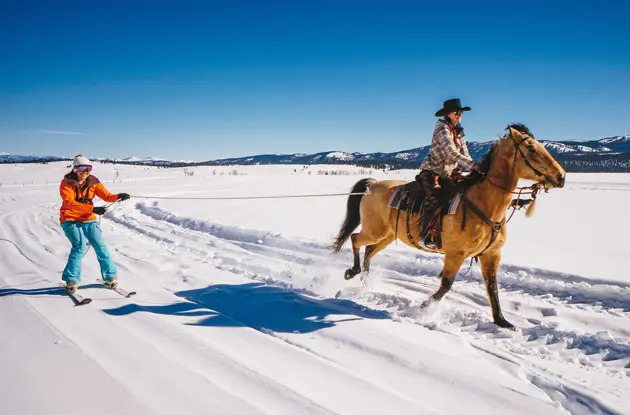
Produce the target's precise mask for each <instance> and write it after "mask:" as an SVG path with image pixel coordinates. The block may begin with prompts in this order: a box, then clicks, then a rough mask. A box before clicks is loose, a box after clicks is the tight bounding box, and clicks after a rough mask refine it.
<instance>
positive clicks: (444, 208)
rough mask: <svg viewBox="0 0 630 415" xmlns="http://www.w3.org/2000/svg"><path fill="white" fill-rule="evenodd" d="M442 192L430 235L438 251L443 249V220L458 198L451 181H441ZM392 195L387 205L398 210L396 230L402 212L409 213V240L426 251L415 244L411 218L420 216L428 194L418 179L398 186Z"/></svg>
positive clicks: (407, 222) (407, 223)
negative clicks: (413, 215)
mask: <svg viewBox="0 0 630 415" xmlns="http://www.w3.org/2000/svg"><path fill="white" fill-rule="evenodd" d="M440 186H441V189H440V192H439V200H438V202H439V206H438V207H437V208H436V215H435V219H434V220H433V222H432V223H431V224H430V226H429V229H428V231H427V232H428V233H431V234H433V236H434V238H435V241H436V244H437V246H438V249H439V248H441V247H442V218H443V217H444V215H446V214H448V213H449V211H450V210H451V208H450V207H451V204H452V202H457V201H458V198H457V197H456V196H457V192H456V189H455V186H454V185H453V183H452V182H451V181H450V180H442V179H440ZM390 192H392V195H391V196H390V198H389V202H388V204H387V206H388V207H390V208H392V209H396V210H397V211H398V216H397V218H396V230H398V221H399V219H400V212H407V213H408V215H407V221H406V230H407V238H408V239H409V240H410V241H411V242H412V244H414V245H416V246H418V247H419V248H422V249H424V247H423V246H422V245H421V244H420V245H419V244H418V243H416V242H415V240H414V238H413V235H412V234H411V228H410V224H409V222H410V220H409V217H410V216H411V215H412V214H419V213H420V211H421V210H422V204H423V202H424V200H425V198H426V196H427V195H426V193H425V191H424V189H423V188H422V186H421V185H420V183H419V180H418V177H417V176H416V180H415V181H413V182H408V183H405V184H402V185H400V186H396V187H393V188H391V189H390Z"/></svg>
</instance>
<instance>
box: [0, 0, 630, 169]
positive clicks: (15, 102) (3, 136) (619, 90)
mask: <svg viewBox="0 0 630 415" xmlns="http://www.w3.org/2000/svg"><path fill="white" fill-rule="evenodd" d="M513 3H515V2H508V1H502V2H482V3H480V2H474V1H467V2H458V1H453V2H431V3H425V2H420V1H414V2H405V1H391V0H390V1H382V2H371V1H361V2H344V1H326V0H323V1H297V0H295V1H236V0H234V1H203V2H202V1H199V2H189V1H171V2H161V1H151V2H143V1H108V2H99V1H77V2H67V1H55V2H38V1H28V2H27V1H21V0H17V1H14V0H9V1H7V0H4V1H3V2H1V3H0V57H1V58H2V59H1V60H0V152H9V153H17V154H39V155H60V156H73V155H74V154H76V153H83V154H86V155H88V156H91V157H95V156H101V157H126V156H131V155H135V156H141V157H144V156H160V157H164V158H169V159H190V160H208V159H215V158H221V157H233V156H245V155H252V154H264V153H294V152H302V153H311V152H318V151H326V150H342V151H362V152H372V151H397V150H403V149H408V148H413V147H418V146H421V145H426V144H428V143H429V142H430V140H431V133H432V129H433V125H434V123H435V117H434V115H433V114H434V112H435V111H436V110H437V109H438V108H439V107H440V106H441V103H442V101H443V100H445V99H448V98H452V97H460V98H461V99H462V101H463V103H464V104H465V105H470V106H471V107H472V108H473V110H472V111H471V112H469V113H466V114H465V116H464V119H463V125H464V127H465V128H466V132H467V137H468V139H469V140H478V141H488V140H492V139H494V138H495V137H496V135H497V134H499V133H501V131H502V130H503V128H504V127H505V126H506V125H507V124H508V123H511V122H522V123H525V124H526V125H527V126H528V127H529V128H530V129H531V130H532V131H533V132H534V134H535V135H536V136H537V137H538V138H541V139H552V140H561V139H596V138H602V137H606V136H613V135H620V134H628V133H630V126H629V125H628V119H629V117H628V113H629V110H630V25H628V24H627V16H628V15H630V3H628V2H621V1H615V2H608V1H592V2H581V1H572V2H565V1H545V2H537V1H530V2H521V3H519V4H518V5H516V4H513Z"/></svg>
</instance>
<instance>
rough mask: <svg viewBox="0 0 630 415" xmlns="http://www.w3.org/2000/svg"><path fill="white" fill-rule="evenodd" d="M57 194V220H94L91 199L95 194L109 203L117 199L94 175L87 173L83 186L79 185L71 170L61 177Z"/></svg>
mask: <svg viewBox="0 0 630 415" xmlns="http://www.w3.org/2000/svg"><path fill="white" fill-rule="evenodd" d="M59 194H60V195H61V200H62V203H61V209H60V212H59V222H65V221H67V220H71V221H76V222H88V221H91V220H96V215H94V213H93V212H92V211H93V210H94V204H93V203H92V199H94V196H95V195H96V196H98V197H100V198H101V199H103V200H104V201H106V202H109V203H112V202H115V201H117V200H118V195H117V194H112V193H109V191H108V190H107V189H106V188H105V186H103V184H102V183H101V182H100V181H99V180H98V179H97V178H96V177H95V176H92V175H89V176H88V177H87V179H85V183H84V184H83V186H80V185H79V182H77V176H76V174H75V173H73V172H70V173H68V174H66V175H65V176H64V177H63V180H62V181H61V185H60V186H59Z"/></svg>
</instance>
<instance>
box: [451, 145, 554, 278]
mask: <svg viewBox="0 0 630 415" xmlns="http://www.w3.org/2000/svg"><path fill="white" fill-rule="evenodd" d="M509 138H511V139H512V141H513V142H514V147H515V148H516V150H515V151H514V161H513V162H512V172H513V173H514V171H515V169H516V158H517V157H518V155H519V154H520V155H521V157H523V161H524V162H525V164H526V165H527V167H529V168H530V169H532V171H533V172H534V173H535V174H536V175H537V176H541V177H544V178H547V179H548V177H547V176H546V175H545V174H543V173H542V172H541V171H540V170H539V169H537V168H536V167H534V165H533V164H532V163H531V162H530V161H529V159H528V158H527V156H526V155H525V153H524V152H523V149H522V148H521V145H522V144H523V143H525V142H526V141H527V140H529V139H533V137H530V136H526V137H525V138H523V139H522V140H521V141H520V142H518V141H516V139H515V138H514V137H512V135H511V134H510V135H509ZM532 147H533V146H532ZM534 151H535V150H534ZM483 177H484V179H485V180H487V181H488V183H490V184H492V185H493V186H495V187H497V188H499V189H501V190H503V191H504V192H507V193H510V194H515V195H518V197H517V198H516V199H515V200H513V201H512V203H511V204H510V206H511V208H512V213H511V214H510V216H509V217H508V218H507V220H506V218H505V216H504V217H503V219H502V220H501V221H500V222H493V221H492V220H491V219H490V218H489V217H487V216H486V215H485V214H484V213H483V211H482V210H481V209H479V208H478V207H477V206H476V205H475V204H474V203H472V202H471V201H470V200H469V199H468V197H466V192H465V191H464V192H462V193H461V198H462V201H463V202H464V207H463V211H462V215H463V217H462V229H464V227H465V226H466V208H467V207H468V208H470V210H472V211H473V212H474V213H475V214H476V215H477V217H479V219H481V221H482V222H484V223H485V224H486V225H488V226H489V227H490V229H491V230H492V234H491V236H490V241H489V242H488V245H486V247H485V248H484V249H483V250H482V251H481V252H479V253H478V254H477V255H474V256H473V257H471V262H470V263H471V265H472V260H473V258H477V257H479V255H482V254H483V253H484V252H486V250H487V249H488V248H490V246H491V245H492V243H493V242H494V241H495V240H496V238H497V236H498V234H499V232H500V231H501V229H502V228H503V226H505V224H506V223H508V222H509V221H510V219H512V216H513V215H514V212H516V210H517V209H521V208H523V207H524V206H526V205H528V204H529V203H531V202H533V201H534V200H536V196H537V195H538V192H539V191H540V189H542V188H544V189H545V191H547V188H546V187H545V185H544V184H543V183H542V182H537V183H534V184H533V185H531V186H525V187H517V188H516V189H517V191H514V190H510V189H506V188H505V187H503V186H501V185H499V184H497V183H495V182H494V181H492V179H491V178H490V176H489V175H488V174H487V173H484V174H483ZM523 195H531V199H524V200H521V196H523Z"/></svg>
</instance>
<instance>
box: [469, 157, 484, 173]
mask: <svg viewBox="0 0 630 415" xmlns="http://www.w3.org/2000/svg"><path fill="white" fill-rule="evenodd" d="M470 171H471V172H473V171H474V172H477V173H478V174H480V175H482V176H485V175H486V173H484V172H483V169H482V168H481V166H480V164H479V163H477V162H476V161H474V162H473V164H472V166H470Z"/></svg>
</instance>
